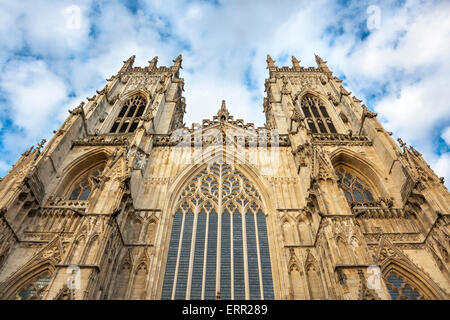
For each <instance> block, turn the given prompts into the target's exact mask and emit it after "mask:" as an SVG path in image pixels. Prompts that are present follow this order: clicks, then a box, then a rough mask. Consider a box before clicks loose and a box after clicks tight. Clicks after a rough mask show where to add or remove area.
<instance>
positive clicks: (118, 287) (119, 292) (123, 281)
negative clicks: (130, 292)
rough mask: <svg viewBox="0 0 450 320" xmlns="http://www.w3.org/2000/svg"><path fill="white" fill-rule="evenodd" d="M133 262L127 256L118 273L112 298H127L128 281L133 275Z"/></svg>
mask: <svg viewBox="0 0 450 320" xmlns="http://www.w3.org/2000/svg"><path fill="white" fill-rule="evenodd" d="M131 268H132V266H131V262H130V261H129V259H127V258H125V259H124V261H123V262H122V263H121V265H120V267H119V270H118V272H117V275H116V280H115V288H114V293H113V296H112V299H116V300H123V299H125V298H126V293H127V289H128V283H129V282H130V277H131Z"/></svg>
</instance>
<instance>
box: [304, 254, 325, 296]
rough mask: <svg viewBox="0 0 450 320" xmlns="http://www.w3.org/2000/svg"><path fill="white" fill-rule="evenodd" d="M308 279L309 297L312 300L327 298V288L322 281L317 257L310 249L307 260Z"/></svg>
mask: <svg viewBox="0 0 450 320" xmlns="http://www.w3.org/2000/svg"><path fill="white" fill-rule="evenodd" d="M305 271H306V279H307V282H308V289H309V298H310V299H311V300H323V299H325V289H324V287H323V283H322V277H321V275H320V274H321V272H320V269H319V264H318V263H317V260H316V258H315V257H314V256H313V255H312V253H311V252H309V251H308V254H307V258H306V262H305Z"/></svg>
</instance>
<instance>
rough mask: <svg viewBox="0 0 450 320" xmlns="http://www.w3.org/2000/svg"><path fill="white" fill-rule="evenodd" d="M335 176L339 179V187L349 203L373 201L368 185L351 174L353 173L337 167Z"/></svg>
mask: <svg viewBox="0 0 450 320" xmlns="http://www.w3.org/2000/svg"><path fill="white" fill-rule="evenodd" d="M336 175H337V177H338V179H339V187H341V189H342V190H343V191H344V195H345V197H346V198H347V201H348V202H349V203H352V202H360V203H363V202H371V201H374V197H373V195H372V193H371V192H370V187H369V185H368V184H367V183H366V182H364V181H363V180H362V179H361V178H359V177H357V176H356V175H355V174H353V172H350V171H349V170H348V169H346V168H343V167H338V168H337V170H336Z"/></svg>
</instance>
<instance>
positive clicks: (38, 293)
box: [16, 272, 50, 300]
mask: <svg viewBox="0 0 450 320" xmlns="http://www.w3.org/2000/svg"><path fill="white" fill-rule="evenodd" d="M49 282H50V273H49V272H45V273H43V274H42V273H41V274H40V275H38V276H36V277H35V278H33V279H32V280H31V281H30V282H28V283H27V284H26V285H24V286H23V287H22V288H21V289H20V290H19V292H18V293H17V296H16V299H17V300H40V299H42V297H43V296H44V291H45V288H47V286H48V284H49Z"/></svg>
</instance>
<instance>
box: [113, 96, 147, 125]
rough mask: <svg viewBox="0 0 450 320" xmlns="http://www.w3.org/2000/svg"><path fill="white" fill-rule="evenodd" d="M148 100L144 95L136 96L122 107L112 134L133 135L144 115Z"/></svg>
mask: <svg viewBox="0 0 450 320" xmlns="http://www.w3.org/2000/svg"><path fill="white" fill-rule="evenodd" d="M146 105H147V100H146V99H145V97H144V96H142V95H140V94H139V95H136V96H134V97H132V98H130V99H128V100H126V101H125V103H124V104H123V105H122V108H121V109H120V112H119V114H118V115H117V118H116V120H115V121H114V123H113V125H112V127H111V130H110V131H109V132H110V133H131V132H134V130H136V128H137V126H138V124H139V120H140V118H141V116H142V115H143V114H144V110H145V106H146Z"/></svg>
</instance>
